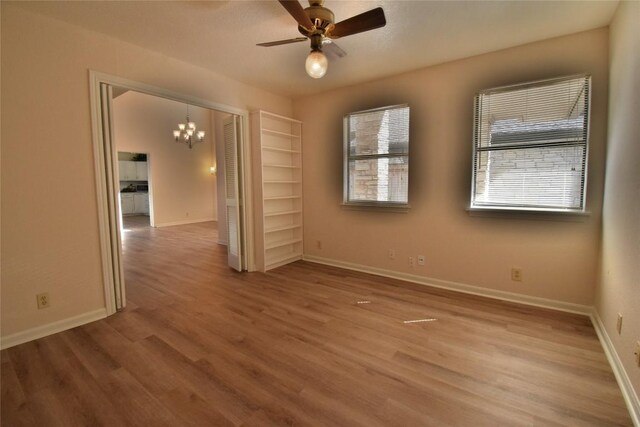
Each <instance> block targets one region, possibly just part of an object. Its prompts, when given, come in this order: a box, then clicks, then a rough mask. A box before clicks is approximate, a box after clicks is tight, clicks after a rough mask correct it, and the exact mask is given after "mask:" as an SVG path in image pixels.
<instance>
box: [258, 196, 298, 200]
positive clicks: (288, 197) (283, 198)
mask: <svg viewBox="0 0 640 427" xmlns="http://www.w3.org/2000/svg"><path fill="white" fill-rule="evenodd" d="M301 198H302V196H276V197H265V198H264V200H290V199H301Z"/></svg>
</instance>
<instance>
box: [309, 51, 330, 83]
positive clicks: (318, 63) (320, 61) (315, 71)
mask: <svg viewBox="0 0 640 427" xmlns="http://www.w3.org/2000/svg"><path fill="white" fill-rule="evenodd" d="M328 67H329V62H328V61H327V57H326V56H324V53H322V52H320V51H319V50H312V51H311V53H310V54H309V56H307V60H306V61H305V63H304V68H305V69H306V70H307V74H309V76H310V77H313V78H314V79H319V78H320V77H322V76H324V75H325V74H326V73H327V68H328Z"/></svg>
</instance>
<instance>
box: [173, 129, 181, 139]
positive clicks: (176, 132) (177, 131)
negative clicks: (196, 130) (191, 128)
mask: <svg viewBox="0 0 640 427" xmlns="http://www.w3.org/2000/svg"><path fill="white" fill-rule="evenodd" d="M173 137H174V138H175V139H178V138H180V131H179V130H174V131H173Z"/></svg>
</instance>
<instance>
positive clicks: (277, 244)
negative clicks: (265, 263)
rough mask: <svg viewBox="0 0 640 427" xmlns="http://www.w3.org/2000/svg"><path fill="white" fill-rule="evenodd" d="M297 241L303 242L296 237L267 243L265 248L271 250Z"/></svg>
mask: <svg viewBox="0 0 640 427" xmlns="http://www.w3.org/2000/svg"><path fill="white" fill-rule="evenodd" d="M296 243H302V239H300V238H295V239H287V240H280V241H279V242H273V243H267V244H266V245H264V248H265V249H266V250H269V249H275V248H281V247H283V246H287V245H293V244H296Z"/></svg>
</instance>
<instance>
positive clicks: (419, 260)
mask: <svg viewBox="0 0 640 427" xmlns="http://www.w3.org/2000/svg"><path fill="white" fill-rule="evenodd" d="M418 265H424V255H418Z"/></svg>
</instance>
